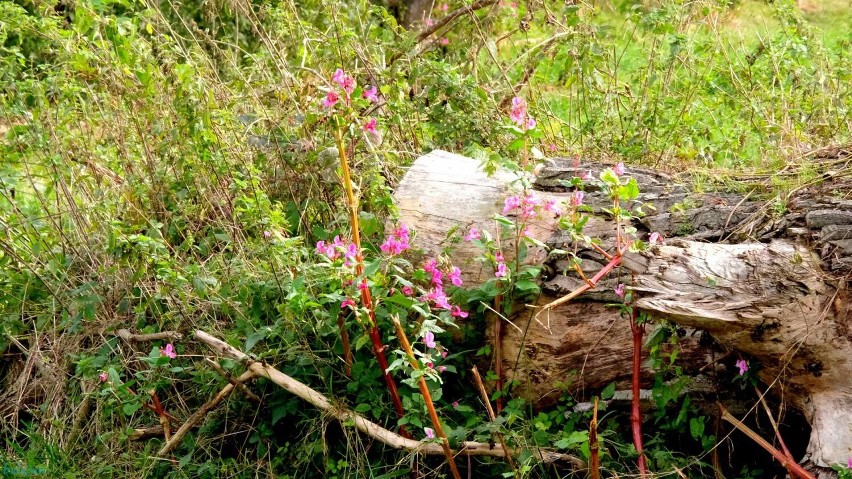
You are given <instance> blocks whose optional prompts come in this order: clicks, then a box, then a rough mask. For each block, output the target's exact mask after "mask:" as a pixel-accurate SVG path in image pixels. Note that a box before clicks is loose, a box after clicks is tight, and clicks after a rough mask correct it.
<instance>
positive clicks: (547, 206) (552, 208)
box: [542, 198, 562, 216]
mask: <svg viewBox="0 0 852 479" xmlns="http://www.w3.org/2000/svg"><path fill="white" fill-rule="evenodd" d="M542 209H543V210H544V211H549V212H551V213H555V214H556V215H557V216H558V215H561V214H562V210H560V209H559V206H558V204H557V202H556V199H554V198H548V199H546V200H545V201H544V206H543V207H542Z"/></svg>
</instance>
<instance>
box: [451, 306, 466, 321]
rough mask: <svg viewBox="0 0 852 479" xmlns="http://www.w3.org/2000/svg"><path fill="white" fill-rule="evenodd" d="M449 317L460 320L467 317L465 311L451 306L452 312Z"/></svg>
mask: <svg viewBox="0 0 852 479" xmlns="http://www.w3.org/2000/svg"><path fill="white" fill-rule="evenodd" d="M450 316H452V317H454V318H462V319H464V318H466V317H467V316H468V314H467V312H466V311H462V309H461V308H459V307H458V306H453V309H452V311H451V312H450Z"/></svg>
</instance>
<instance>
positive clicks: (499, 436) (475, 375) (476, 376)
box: [470, 366, 519, 477]
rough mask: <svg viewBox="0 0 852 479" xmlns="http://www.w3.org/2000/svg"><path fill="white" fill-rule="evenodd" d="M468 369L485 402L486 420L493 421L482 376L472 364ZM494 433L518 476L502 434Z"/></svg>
mask: <svg viewBox="0 0 852 479" xmlns="http://www.w3.org/2000/svg"><path fill="white" fill-rule="evenodd" d="M470 371H471V372H472V373H473V380H474V381H475V382H476V387H477V388H479V394H480V395H481V396H482V402H484V403H485V410H486V411H487V412H488V420H489V421H491V422H494V421H495V420H496V419H497V416H496V415H494V409H493V408H492V407H491V400H490V399H489V398H488V392H487V391H485V384H482V378H481V377H480V376H479V370H478V369H476V366H474V367H473V368H471V370H470ZM494 435H495V436H497V440H498V441H499V442H500V447H502V448H503V452H505V453H506V460H507V461H508V462H509V467H511V468H512V470H513V471H515V477H519V476H518V468H517V467H515V461H513V460H512V456H511V454H509V447H508V446H506V440H505V439H504V438H503V434H501V433H499V432H495V433H494Z"/></svg>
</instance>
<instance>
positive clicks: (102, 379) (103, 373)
mask: <svg viewBox="0 0 852 479" xmlns="http://www.w3.org/2000/svg"><path fill="white" fill-rule="evenodd" d="M108 377H109V375H108V374H107V373H106V371H101V373H100V374H98V379H100V380H101V382H102V383H105V382H106V380H107V378H108Z"/></svg>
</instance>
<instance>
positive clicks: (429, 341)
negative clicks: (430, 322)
mask: <svg viewBox="0 0 852 479" xmlns="http://www.w3.org/2000/svg"><path fill="white" fill-rule="evenodd" d="M423 344H425V345H426V347H427V348H429V349H434V348H435V334H434V333H432V331H426V334H424V335H423Z"/></svg>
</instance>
